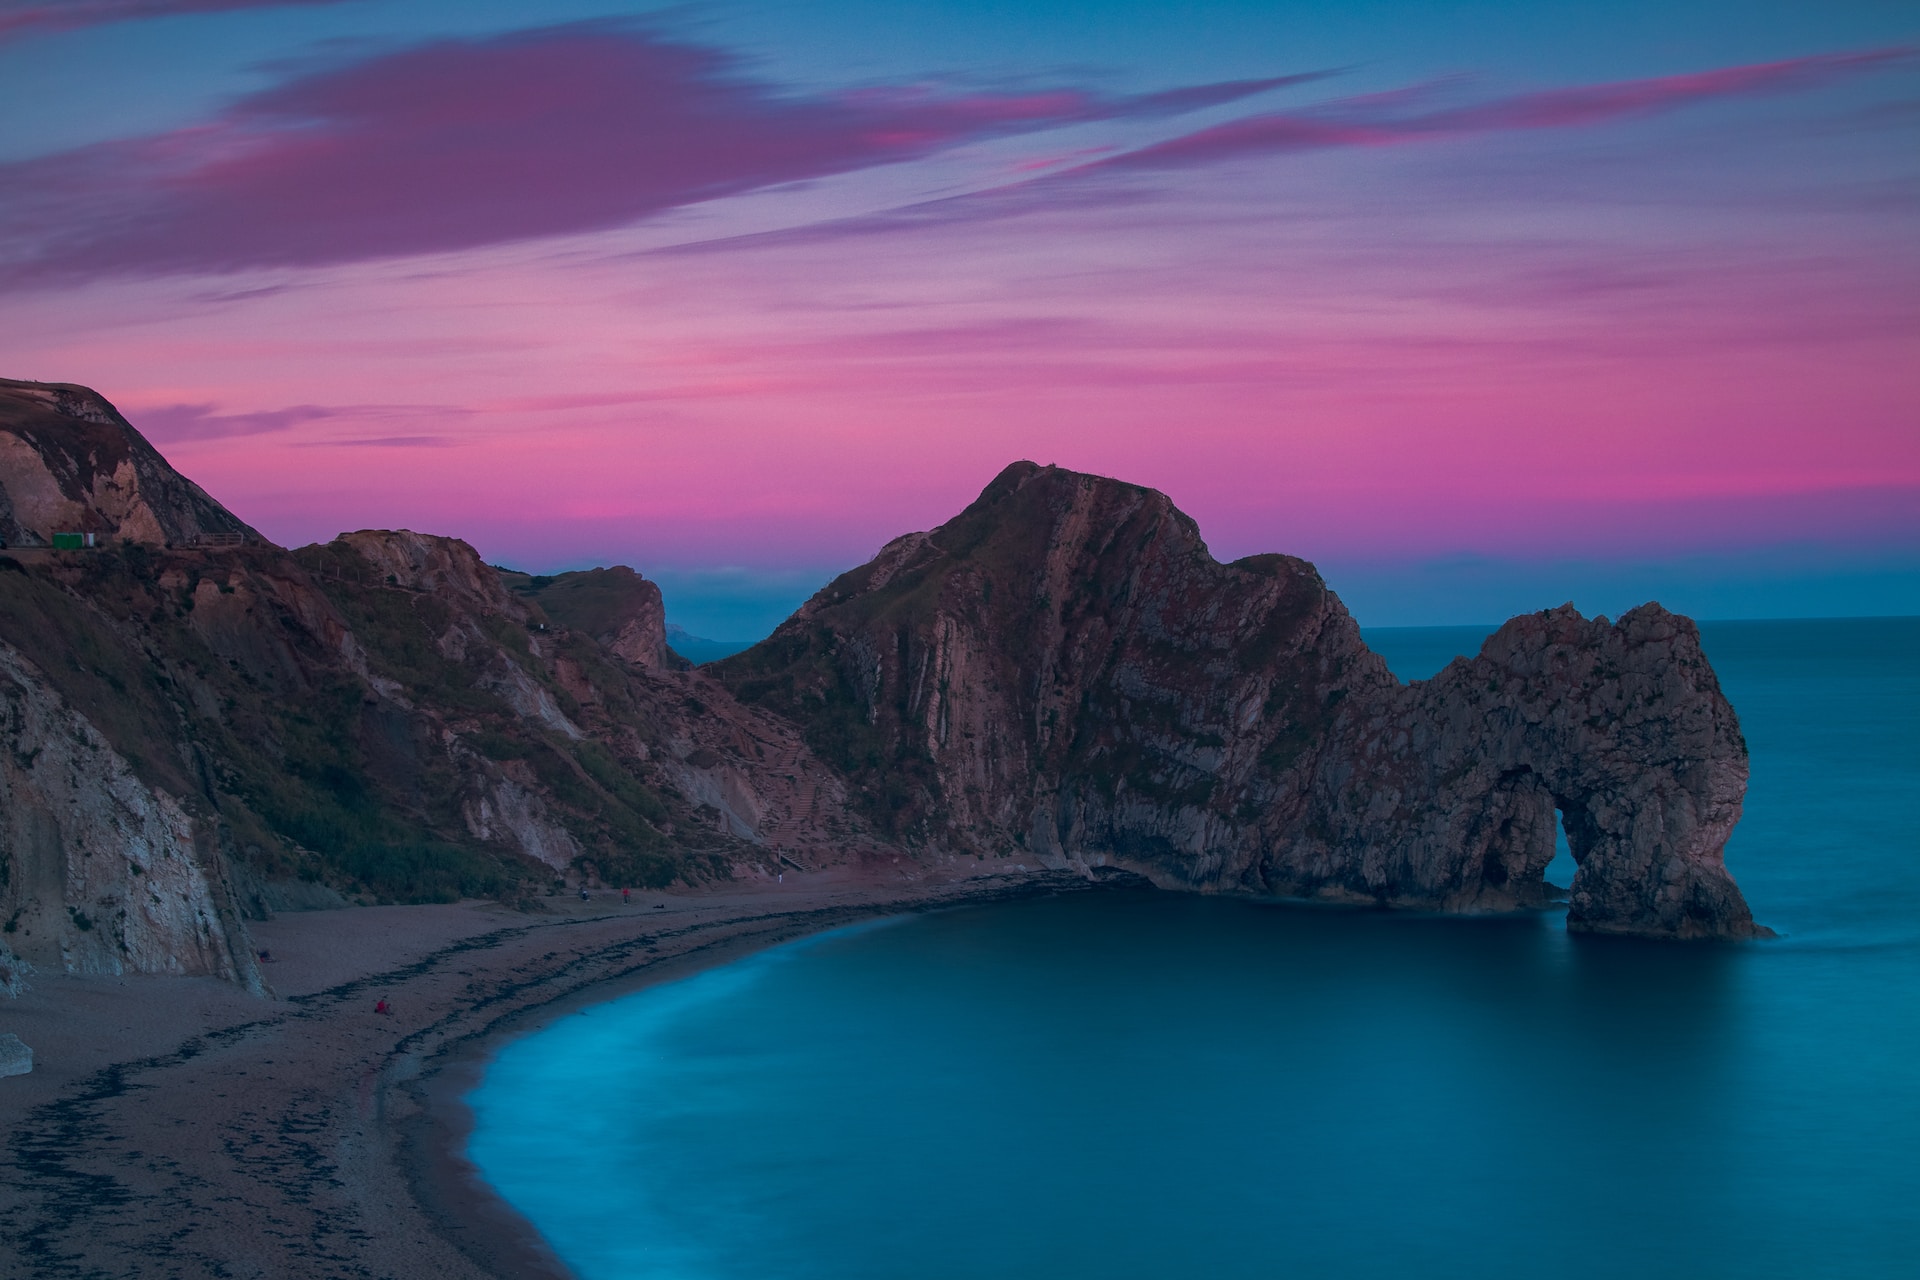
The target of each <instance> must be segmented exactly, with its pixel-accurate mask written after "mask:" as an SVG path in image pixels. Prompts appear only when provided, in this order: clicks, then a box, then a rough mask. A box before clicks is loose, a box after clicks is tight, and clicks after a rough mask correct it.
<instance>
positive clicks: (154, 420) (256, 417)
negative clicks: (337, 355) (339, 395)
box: [139, 404, 340, 444]
mask: <svg viewBox="0 0 1920 1280" xmlns="http://www.w3.org/2000/svg"><path fill="white" fill-rule="evenodd" d="M339 412H340V410H338V409H332V408H328V407H327V406H325V405H318V404H298V405H294V406H292V407H291V408H287V409H268V410H262V411H260V412H257V413H216V412H215V411H214V406H212V405H210V404H167V405H157V406H155V407H153V408H151V409H146V410H144V411H142V412H141V413H140V414H139V418H140V430H141V432H142V433H143V434H145V435H146V436H147V438H148V439H150V440H152V441H154V442H155V443H156V444H170V443H173V442H175V441H179V440H225V439H228V438H230V437H233V436H257V435H265V434H267V433H269V432H275V431H289V430H291V429H293V428H294V427H297V426H300V425H301V424H302V423H307V422H313V421H316V420H318V419H322V418H331V417H334V416H336V415H337V414H338V413H339Z"/></svg>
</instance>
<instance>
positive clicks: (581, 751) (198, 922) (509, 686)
mask: <svg viewBox="0 0 1920 1280" xmlns="http://www.w3.org/2000/svg"><path fill="white" fill-rule="evenodd" d="M14 389H15V390H19V388H18V387H15V388H14ZM26 390H29V391H34V392H35V394H33V395H26V394H25V392H24V391H23V392H21V395H22V396H24V400H21V403H24V404H25V405H26V408H25V409H24V410H17V406H16V407H15V408H11V409H10V408H7V407H6V404H4V403H0V438H4V439H6V440H12V441H14V442H15V444H16V445H18V446H19V449H16V450H15V453H14V454H4V453H3V452H0V489H4V490H5V491H6V492H8V493H12V494H16V495H18V494H23V493H25V494H31V493H35V492H38V491H39V490H38V489H36V487H35V486H36V485H37V486H39V487H40V489H44V488H46V487H47V483H43V482H44V481H45V477H49V476H52V477H55V478H56V479H60V478H62V477H64V478H65V479H61V483H65V482H66V480H70V479H72V478H73V477H74V476H78V477H79V480H77V481H75V482H74V483H73V484H70V485H68V486H67V489H61V490H60V492H61V493H68V490H72V492H74V493H79V494H80V495H81V497H80V498H71V495H70V494H69V496H68V497H67V498H63V499H62V501H69V500H70V501H72V502H75V503H78V506H77V507H75V508H74V510H76V511H78V513H79V514H78V515H72V513H69V515H63V516H61V519H62V520H68V519H69V516H71V519H73V520H81V519H82V518H84V519H88V520H95V521H96V523H97V524H98V527H99V530H100V531H101V532H103V533H107V532H110V533H112V534H114V535H115V536H113V537H111V538H101V539H99V544H100V545H98V546H97V547H96V548H94V549H88V550H83V551H50V550H44V549H33V550H24V549H19V548H17V547H16V549H15V550H14V551H13V552H12V553H11V554H5V553H0V646H10V647H6V648H4V649H3V650H0V652H4V653H6V654H8V655H10V657H9V662H10V663H11V665H10V666H8V667H7V668H6V670H7V671H8V672H10V673H11V674H10V675H9V676H7V677H5V678H0V685H4V686H5V687H6V688H8V689H9V690H10V692H9V693H8V695H7V696H8V697H9V698H10V699H11V701H10V702H9V703H8V705H9V706H11V707H13V714H12V718H11V720H10V721H9V722H8V723H7V724H6V725H4V726H0V750H5V751H7V752H10V753H11V754H10V755H9V756H8V758H9V759H11V760H12V761H13V762H14V764H13V765H12V766H10V770H11V771H10V772H8V773H7V774H6V775H5V776H4V777H0V817H3V818H4V822H0V826H4V827H5V828H6V830H7V832H8V834H7V835H6V838H5V841H4V843H0V902H4V903H6V904H7V906H6V912H5V915H4V916H0V924H7V923H9V922H10V923H11V925H12V931H11V932H8V933H5V934H0V948H3V949H0V988H4V989H8V990H13V989H16V988H17V986H18V983H19V981H20V979H21V978H22V977H24V976H27V975H28V974H29V973H30V972H31V970H32V969H34V968H36V967H38V968H41V969H46V968H48V967H49V966H51V967H52V968H53V969H55V970H60V969H72V970H75V971H83V972H91V971H114V966H116V965H118V966H121V968H123V969H127V970H130V971H131V970H144V969H154V970H159V971H171V972H208V973H223V974H225V975H226V976H229V977H233V978H236V979H237V980H241V981H252V980H253V978H252V976H251V969H250V962H249V961H248V960H247V959H246V957H247V956H248V955H250V954H251V951H250V948H249V946H248V944H247V943H246V940H245V929H244V925H242V924H241V923H240V916H241V915H242V914H251V915H256V916H263V915H266V914H269V913H271V912H272V911H274V910H279V909H301V908H302V907H306V906H312V905H321V904H330V903H340V902H343V901H349V900H351V901H392V900H402V901H405V900H412V901H419V900H446V899H451V898H454V897H459V896H482V895H485V896H496V897H500V898H502V899H505V900H509V901H515V902H520V903H522V904H526V905H531V900H532V899H533V898H535V897H537V896H539V895H541V894H543V893H545V892H548V891H549V890H550V889H551V888H552V886H553V883H554V881H555V880H556V879H572V880H576V881H577V880H580V879H586V880H596V879H597V880H600V881H603V882H606V883H609V884H631V885H636V886H646V885H664V884H666V883H668V882H670V881H673V880H676V879H679V880H686V881H692V882H700V881H703V880H711V879H715V878H724V877H726V876H728V875H731V874H736V873H740V872H743V871H744V872H746V873H749V874H751V873H753V872H754V870H755V869H756V868H763V867H764V868H771V867H776V866H778V865H779V863H780V861H781V860H782V859H785V860H787V861H791V862H798V863H801V864H804V865H813V864H816V863H819V862H823V861H830V860H838V859H843V858H846V857H848V856H857V854H858V853H859V851H860V850H862V849H864V848H868V847H870V846H871V845H872V844H873V841H872V839H871V837H870V836H869V835H866V834H865V833H864V830H863V828H862V826H861V824H860V822H859V820H858V819H857V818H853V817H850V816H848V815H847V813H846V809H845V805H844V789H843V787H842V784H841V783H840V781H839V779H838V778H837V777H836V776H835V775H834V774H833V772H832V771H831V770H829V769H827V768H826V767H825V766H824V765H822V764H821V763H820V762H819V761H818V760H817V759H816V758H815V757H814V756H813V754H812V753H811V752H810V751H809V750H808V749H807V748H806V746H805V744H804V743H803V742H801V740H800V736H799V734H798V732H797V730H795V729H794V727H793V726H791V725H789V724H787V723H785V722H783V721H779V720H778V719H777V718H775V717H772V716H769V715H768V714H766V713H765V712H761V711H757V710H753V709H749V708H743V707H741V706H739V705H738V704H737V703H735V702H734V701H733V699H732V698H731V696H730V695H729V694H728V693H727V692H726V690H725V689H724V688H722V687H720V686H718V685H715V684H713V683H712V682H711V681H708V680H706V679H705V678H704V677H701V676H698V675H696V674H694V673H691V672H689V671H686V670H685V669H684V664H680V663H676V662H674V661H672V660H671V657H670V655H668V654H667V653H666V651H665V648H664V620H663V618H662V616H661V610H660V603H659V592H658V589H657V588H655V587H654V586H653V584H651V583H648V582H646V581H645V580H644V579H641V578H639V577H638V575H635V574H632V573H631V572H630V571H626V570H620V571H607V572H598V573H591V574H579V575H563V576H562V578H561V579H559V580H557V587H556V580H547V581H546V582H545V583H544V584H543V585H546V586H548V587H556V589H555V590H554V591H553V593H552V599H553V601H554V602H555V604H556V607H557V608H558V611H559V613H560V614H561V617H557V618H556V617H553V616H550V615H549V614H548V613H547V612H546V611H545V610H544V609H543V607H542V604H541V602H540V599H539V596H540V595H541V592H540V591H538V590H536V591H534V592H532V593H528V592H525V591H522V590H518V589H513V587H516V586H518V585H520V584H518V583H516V582H515V581H514V580H515V579H517V578H518V577H519V575H510V574H509V575H503V574H502V573H501V572H500V571H498V570H495V569H493V568H491V567H489V566H488V565H486V564H484V563H483V562H482V561H481V559H480V557H479V556H478V555H477V554H475V552H474V551H473V549H472V548H471V547H469V546H468V545H467V544H465V543H463V542H460V541H459V540H457V539H452V538H442V537H435V536H433V535H428V534H420V533H415V532H412V531H409V530H360V531H357V532H354V533H349V534H343V535H341V536H340V537H338V538H336V539H334V540H333V541H332V542H329V543H326V544H322V545H316V546H311V547H304V548H300V549H299V550H296V551H291V552H290V551H286V550H283V549H282V548H279V547H276V546H273V545H271V544H270V543H266V542H263V541H260V540H258V539H257V538H254V537H253V536H252V535H251V532H250V531H248V533H247V535H246V536H244V537H234V538H227V539H211V538H198V539H197V540H196V538H195V537H193V536H191V535H193V534H194V533H195V531H196V530H208V529H215V530H217V529H240V530H245V525H243V524H242V523H241V522H240V521H238V520H237V519H235V518H233V517H232V516H230V515H228V514H227V513H225V512H223V511H222V510H221V509H220V508H219V507H218V506H217V504H214V503H213V502H212V500H211V499H207V498H205V496H204V495H199V491H198V490H197V489H193V488H192V487H191V486H190V485H188V484H187V482H186V481H184V480H183V479H181V478H180V477H178V476H176V475H174V474H173V473H172V472H171V471H170V470H167V469H166V464H165V463H164V461H159V460H158V458H159V456H158V454H155V453H153V451H152V450H151V448H150V447H149V446H147V445H146V443H145V442H144V441H143V440H141V439H140V438H139V436H138V434H137V433H135V432H134V431H133V430H132V428H131V427H128V426H126V425H125V423H124V422H123V421H122V420H121V419H120V418H119V416H118V414H117V413H115V412H114V411H113V410H112V408H111V406H108V405H106V404H105V402H104V401H102V400H100V399H99V398H98V397H96V396H93V395H92V393H89V392H85V391H84V390H83V389H53V390H60V391H61V394H60V395H57V396H56V395H54V394H53V390H49V389H46V388H37V387H28V388H26ZM39 391H46V395H44V396H43V395H40V394H38V392H39ZM16 399H19V397H16ZM16 410H17V411H16ZM113 449H120V450H122V454H120V455H115V454H113V452H112V450H113ZM116 456H118V457H120V458H121V462H125V460H126V459H127V458H133V459H134V460H135V462H134V463H132V464H128V465H131V466H133V472H132V474H133V475H134V476H135V478H136V479H137V480H138V484H137V485H133V486H122V488H120V489H112V488H111V486H112V485H113V484H118V483H119V481H115V480H113V479H112V477H114V476H115V475H121V474H123V473H125V467H123V466H121V465H120V463H113V465H111V466H109V465H107V464H108V463H112V462H113V458H114V457H116ZM96 463H98V464H99V465H98V466H95V467H94V470H92V471H88V470H87V469H86V468H87V467H88V466H94V464H96ZM103 476H104V477H106V479H102V477H103ZM23 477H24V478H23ZM54 488H56V489H58V488H59V485H57V484H56V485H54ZM128 493H132V494H135V495H136V496H137V497H139V499H140V501H141V502H144V503H145V504H146V506H145V507H138V504H135V506H133V507H125V506H123V508H114V507H113V506H112V503H111V502H108V501H106V499H105V498H103V497H102V495H103V494H104V495H106V497H108V498H114V495H116V494H118V495H119V496H120V497H125V496H126V494H128ZM156 495H157V496H156ZM167 495H172V497H171V498H168V499H167V500H166V501H160V500H159V499H160V498H166V497H167ZM181 495H185V496H181ZM195 495H199V496H198V497H195ZM82 499H84V501H83V500H82ZM114 500H115V501H118V500H119V498H114ZM136 508H137V509H138V510H144V511H146V512H147V515H148V516H151V518H152V520H153V521H154V522H155V523H156V524H157V526H158V527H159V528H160V529H161V532H162V533H163V534H164V535H166V536H165V537H164V539H163V540H160V541H158V542H156V541H155V540H154V539H152V538H147V537H144V536H141V537H136V536H132V534H133V532H137V531H136V530H134V529H133V524H132V521H133V519H134V517H133V516H128V517H127V518H126V519H123V520H121V522H120V523H119V524H118V525H112V524H111V522H110V521H108V519H107V517H108V516H110V515H113V514H114V512H115V511H119V512H120V513H121V514H122V515H125V514H126V512H127V511H135V510H136ZM9 509H10V510H11V509H12V508H9ZM182 511H184V512H185V513H186V514H185V516H182V515H181V512H182ZM176 517H178V518H176ZM187 517H191V521H190V522H188V523H182V521H183V520H186V518H187ZM140 518H142V519H144V518H147V517H145V516H142V517H140ZM169 544H170V545H169ZM77 744H80V745H77ZM83 747H84V749H83ZM76 751H80V752H82V754H81V755H79V756H76V755H74V754H73V753H74V752H76ZM130 833H131V834H130ZM111 850H121V852H120V853H118V854H114V855H112V856H109V853H108V851H111ZM8 886H11V887H10V888H9V887H8ZM5 894H11V895H12V896H11V897H5V896H4V895H5ZM182 895H184V896H182ZM235 904H238V906H239V908H240V910H239V911H238V912H236V911H235V910H234V906H235Z"/></svg>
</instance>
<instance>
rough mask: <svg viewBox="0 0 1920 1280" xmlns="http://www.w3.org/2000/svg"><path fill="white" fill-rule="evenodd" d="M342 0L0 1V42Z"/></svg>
mask: <svg viewBox="0 0 1920 1280" xmlns="http://www.w3.org/2000/svg"><path fill="white" fill-rule="evenodd" d="M343 2H344V0H62V3H60V4H40V3H34V2H33V0H0V44H6V43H7V42H9V41H12V40H19V39H23V38H25V37H27V36H31V35H38V34H41V33H43V32H50V31H72V30H75V29H76V28H80V27H101V26H106V25H108V24H110V23H115V22H137V21H139V20H140V19H142V18H173V17H179V16H181V15H183V14H196V13H231V12H232V11H234V10H236V9H286V8H291V7H295V6H308V5H329V4H341V3H343Z"/></svg>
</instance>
